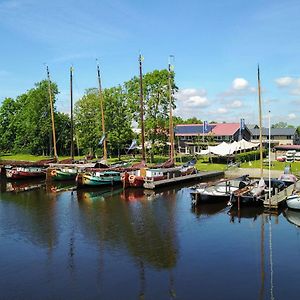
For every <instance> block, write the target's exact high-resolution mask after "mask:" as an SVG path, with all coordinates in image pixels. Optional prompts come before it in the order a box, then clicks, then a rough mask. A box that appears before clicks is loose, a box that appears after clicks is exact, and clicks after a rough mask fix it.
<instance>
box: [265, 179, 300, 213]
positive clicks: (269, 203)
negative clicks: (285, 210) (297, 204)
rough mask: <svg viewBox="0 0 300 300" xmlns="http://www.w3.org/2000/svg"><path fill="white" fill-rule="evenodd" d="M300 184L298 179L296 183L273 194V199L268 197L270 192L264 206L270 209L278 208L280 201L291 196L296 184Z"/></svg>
mask: <svg viewBox="0 0 300 300" xmlns="http://www.w3.org/2000/svg"><path fill="white" fill-rule="evenodd" d="M297 184H299V181H297V182H296V183H295V184H291V185H290V186H288V187H287V188H286V189H284V190H282V191H280V192H278V193H275V195H273V196H271V199H269V198H268V194H266V198H265V200H264V207H265V208H269V209H277V208H278V206H279V205H280V203H282V202H283V201H285V200H286V198H287V197H288V196H291V195H292V193H293V190H294V189H295V186H296V185H297Z"/></svg>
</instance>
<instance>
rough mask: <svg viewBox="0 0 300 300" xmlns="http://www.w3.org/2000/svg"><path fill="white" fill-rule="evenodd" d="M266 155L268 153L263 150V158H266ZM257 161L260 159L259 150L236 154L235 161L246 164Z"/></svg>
mask: <svg viewBox="0 0 300 300" xmlns="http://www.w3.org/2000/svg"><path fill="white" fill-rule="evenodd" d="M267 153H268V151H267V150H265V149H264V150H263V157H266V156H267ZM258 159H260V151H259V150H255V151H249V152H243V153H238V154H237V155H236V161H239V162H247V161H252V160H258Z"/></svg>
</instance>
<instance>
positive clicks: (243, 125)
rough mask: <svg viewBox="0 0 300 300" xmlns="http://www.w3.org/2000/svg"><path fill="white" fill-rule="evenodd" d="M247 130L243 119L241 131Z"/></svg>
mask: <svg viewBox="0 0 300 300" xmlns="http://www.w3.org/2000/svg"><path fill="white" fill-rule="evenodd" d="M244 129H245V119H241V130H244Z"/></svg>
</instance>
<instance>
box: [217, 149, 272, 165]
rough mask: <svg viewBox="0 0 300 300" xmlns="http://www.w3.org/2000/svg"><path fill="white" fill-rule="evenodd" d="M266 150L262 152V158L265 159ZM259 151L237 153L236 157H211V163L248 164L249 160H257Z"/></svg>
mask: <svg viewBox="0 0 300 300" xmlns="http://www.w3.org/2000/svg"><path fill="white" fill-rule="evenodd" d="M267 152H268V151H267V150H263V157H264V158H265V157H266V155H267ZM259 157H260V151H259V150H255V151H249V152H242V153H237V154H236V155H230V156H212V157H211V162H212V163H215V164H228V163H229V162H241V163H243V162H248V161H251V160H259Z"/></svg>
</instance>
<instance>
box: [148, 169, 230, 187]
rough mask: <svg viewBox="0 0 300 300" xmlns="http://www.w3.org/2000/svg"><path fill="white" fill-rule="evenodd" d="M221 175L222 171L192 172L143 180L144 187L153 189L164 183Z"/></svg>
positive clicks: (169, 183)
mask: <svg viewBox="0 0 300 300" xmlns="http://www.w3.org/2000/svg"><path fill="white" fill-rule="evenodd" d="M223 175H224V172H223V171H209V172H199V173H196V174H192V175H185V176H179V177H173V178H168V179H163V180H158V181H153V182H145V183H144V188H146V189H151V190H153V189H156V188H159V187H161V186H165V185H171V184H176V183H179V182H184V181H192V180H202V179H208V178H215V177H219V176H223Z"/></svg>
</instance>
